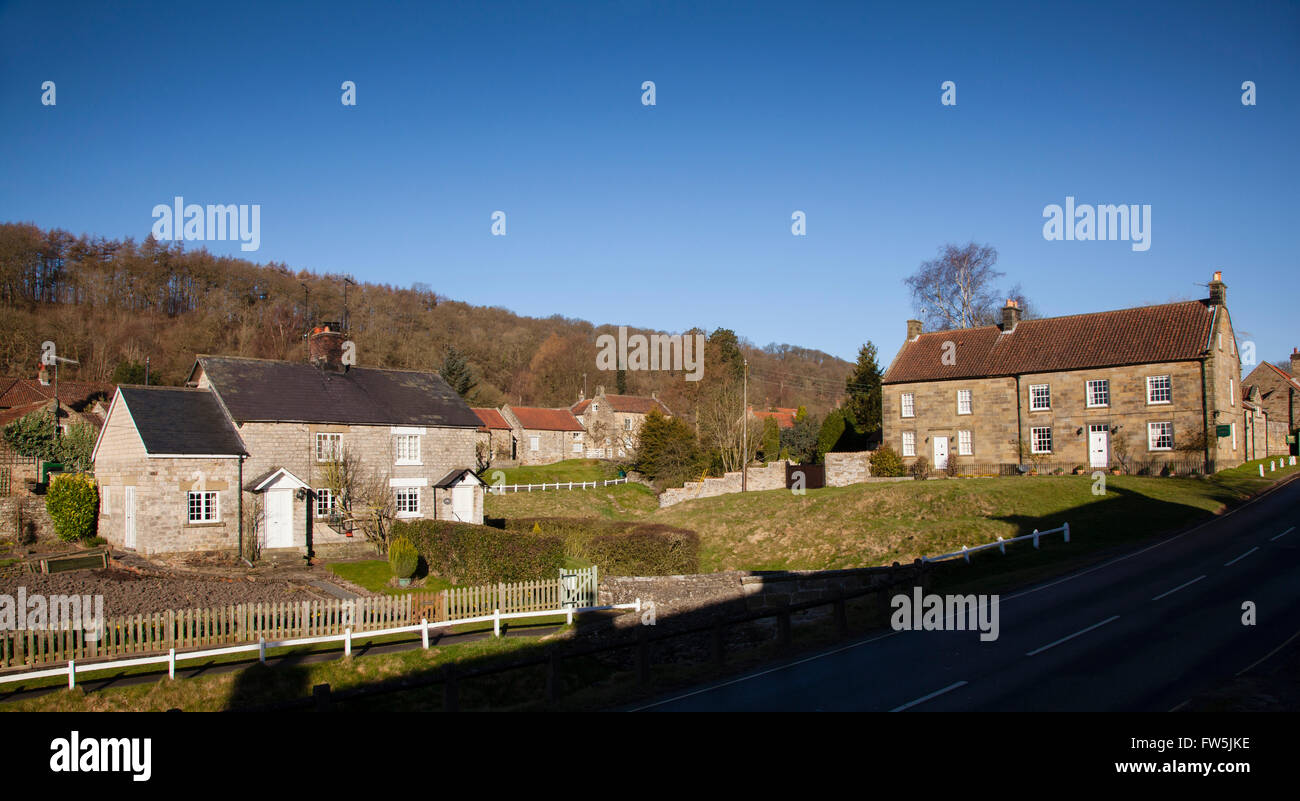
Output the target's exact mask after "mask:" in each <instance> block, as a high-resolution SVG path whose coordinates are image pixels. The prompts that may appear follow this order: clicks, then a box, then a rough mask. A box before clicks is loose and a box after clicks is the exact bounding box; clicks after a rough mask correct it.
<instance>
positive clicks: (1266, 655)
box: [1237, 631, 1300, 676]
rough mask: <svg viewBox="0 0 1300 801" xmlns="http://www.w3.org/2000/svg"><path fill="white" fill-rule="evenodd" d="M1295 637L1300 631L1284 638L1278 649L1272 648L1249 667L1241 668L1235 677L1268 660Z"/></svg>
mask: <svg viewBox="0 0 1300 801" xmlns="http://www.w3.org/2000/svg"><path fill="white" fill-rule="evenodd" d="M1296 637H1300V631H1297V632H1296V633H1295V634H1292V635H1291V636H1290V637H1287V638H1286V642H1284V643H1282V644H1281V645H1279V646H1278V647H1276V648H1274V649H1273V650H1271V651H1269V652H1268V653H1266V654H1264V655H1263V656H1261V657H1260V658H1259V659H1256V660H1255V661H1254V662H1251V663H1250V664H1249V665H1246V666H1245V667H1244V668H1242V669H1241V670H1239V671H1237V675H1238V676H1240V675H1241V674H1242V673H1245V672H1246V671H1247V670H1250V669H1251V668H1253V667H1255V666H1256V665H1258V664H1259V663H1260V662H1263V661H1264V660H1266V659H1268V658H1269V657H1271V656H1273V655H1274V654H1276V653H1277V652H1278V651H1281V650H1282V649H1283V648H1285V647H1287V645H1288V644H1289V643H1290V642H1291V641H1292V640H1294V639H1295V638H1296Z"/></svg>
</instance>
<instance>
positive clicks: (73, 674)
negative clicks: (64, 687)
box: [68, 659, 77, 690]
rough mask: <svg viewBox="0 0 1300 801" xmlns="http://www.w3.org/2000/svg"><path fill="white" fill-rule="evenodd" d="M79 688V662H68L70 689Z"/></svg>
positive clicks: (70, 660) (73, 660) (71, 660)
mask: <svg viewBox="0 0 1300 801" xmlns="http://www.w3.org/2000/svg"><path fill="white" fill-rule="evenodd" d="M76 687H77V661H76V660H75V659H69V660H68V689H69V690H74V689H76Z"/></svg>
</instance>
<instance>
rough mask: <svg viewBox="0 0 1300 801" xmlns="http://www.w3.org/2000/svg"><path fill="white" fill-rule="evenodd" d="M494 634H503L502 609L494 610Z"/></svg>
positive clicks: (498, 635) (495, 635)
mask: <svg viewBox="0 0 1300 801" xmlns="http://www.w3.org/2000/svg"><path fill="white" fill-rule="evenodd" d="M492 636H493V637H500V636H501V610H500V609H496V610H494V611H493V612H492Z"/></svg>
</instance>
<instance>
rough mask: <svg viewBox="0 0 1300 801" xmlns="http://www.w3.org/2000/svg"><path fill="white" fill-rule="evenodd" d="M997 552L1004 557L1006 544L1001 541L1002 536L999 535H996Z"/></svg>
mask: <svg viewBox="0 0 1300 801" xmlns="http://www.w3.org/2000/svg"><path fill="white" fill-rule="evenodd" d="M998 550H999V551H1001V552H1002V555H1003V556H1006V553H1007V544H1006V543H1005V542H1003V541H1002V535H1001V534H999V535H998Z"/></svg>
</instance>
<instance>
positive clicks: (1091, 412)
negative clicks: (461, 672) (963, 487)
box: [882, 272, 1245, 473]
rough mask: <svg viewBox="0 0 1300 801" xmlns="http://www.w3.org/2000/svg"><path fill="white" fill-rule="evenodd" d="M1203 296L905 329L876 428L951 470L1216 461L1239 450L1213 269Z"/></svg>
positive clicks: (1221, 303) (1219, 289) (1236, 379)
mask: <svg viewBox="0 0 1300 801" xmlns="http://www.w3.org/2000/svg"><path fill="white" fill-rule="evenodd" d="M1209 290H1210V297H1209V298H1208V299H1205V300H1196V301H1186V302H1181V303H1169V304H1163V305H1159V306H1144V307H1139V308H1133V309H1122V310H1119V311H1107V312H1095V313H1091V314H1078V315H1072V316H1068V317H1054V318H1048V319H1037V320H1021V310H1020V309H1019V308H1018V306H1017V305H1016V303H1015V302H1013V301H1008V302H1007V305H1006V307H1005V308H1004V309H1003V310H1002V321H1001V323H1000V324H999V325H989V326H983V327H979V328H968V329H960V330H951V331H938V332H934V333H923V332H922V329H921V323H920V322H919V321H917V320H909V321H908V323H907V341H906V342H904V343H903V346H902V347H901V348H900V349H899V351H898V354H897V355H896V356H895V357H894V360H893V362H892V363H891V364H890V366H889V369H888V370H887V371H886V372H885V374H884V377H883V380H882V384H883V388H884V399H883V429H884V430H883V438H884V442H885V444H888V445H889V446H891V447H892V448H894V449H896V450H897V451H898V452H899V453H900V454H901V455H902V456H903V459H904V462H906V463H908V464H911V463H913V462H915V461H917V459H919V458H920V457H923V456H924V457H926V458H927V460H928V461H929V463H930V464H931V466H932V468H934V469H943V468H945V467H946V466H947V465H948V464H949V462H953V463H954V464H955V467H956V469H958V470H959V471H960V472H976V473H984V472H1013V471H1015V470H1016V469H1017V466H1019V465H1026V464H1034V465H1036V466H1037V467H1038V469H1039V470H1052V471H1054V470H1057V469H1062V470H1064V471H1067V472H1068V471H1070V470H1072V469H1075V468H1078V467H1082V468H1085V469H1098V468H1102V469H1104V468H1109V467H1121V466H1123V467H1128V469H1131V470H1139V471H1141V470H1161V469H1163V468H1164V467H1165V466H1169V467H1170V468H1171V469H1193V468H1189V467H1188V465H1189V464H1192V465H1195V467H1194V469H1200V470H1206V471H1213V470H1222V469H1224V468H1226V467H1232V466H1234V465H1237V464H1240V463H1241V462H1242V461H1243V460H1244V458H1245V439H1244V435H1243V432H1242V431H1241V430H1240V428H1241V425H1242V422H1243V417H1242V415H1243V406H1242V400H1243V395H1242V389H1241V386H1240V383H1241V382H1240V376H1241V363H1240V357H1239V355H1238V353H1237V343H1236V339H1235V336H1234V334H1233V328H1232V320H1231V318H1230V316H1229V314H1228V308H1227V305H1226V295H1227V287H1226V285H1225V284H1224V282H1223V280H1222V274H1221V273H1220V272H1216V273H1215V274H1214V278H1213V280H1212V281H1211V282H1210V284H1209Z"/></svg>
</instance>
